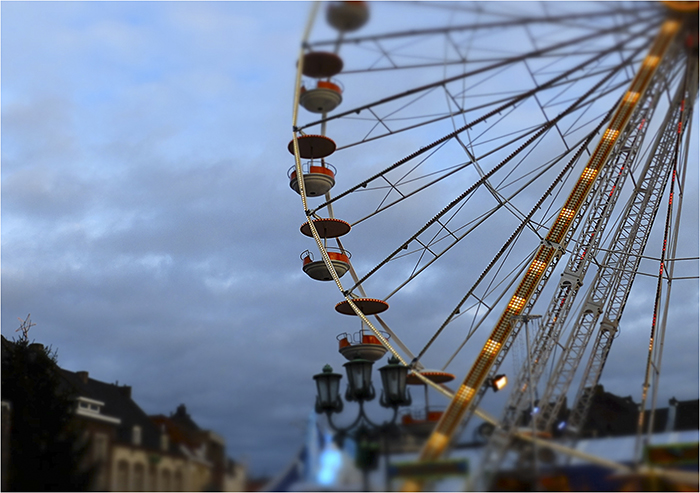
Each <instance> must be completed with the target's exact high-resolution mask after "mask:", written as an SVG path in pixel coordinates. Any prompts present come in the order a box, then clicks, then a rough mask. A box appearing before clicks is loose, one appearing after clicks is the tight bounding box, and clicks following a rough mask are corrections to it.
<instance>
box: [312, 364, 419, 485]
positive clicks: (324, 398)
mask: <svg viewBox="0 0 700 493" xmlns="http://www.w3.org/2000/svg"><path fill="white" fill-rule="evenodd" d="M373 364H374V362H373V361H370V360H367V359H363V358H360V357H356V358H354V359H353V360H351V361H348V362H347V363H345V364H344V365H343V366H344V367H345V371H346V373H347V376H348V387H347V390H346V391H345V400H346V401H349V402H357V403H358V405H359V407H360V412H359V414H358V415H357V417H356V418H355V420H354V421H353V422H352V424H350V425H349V426H345V427H339V426H337V425H336V424H335V423H334V422H333V414H337V413H340V412H342V410H343V401H342V400H341V398H340V379H341V378H342V375H340V374H338V373H333V369H332V368H331V367H330V365H326V366H324V367H323V372H322V373H319V374H317V375H314V380H315V381H316V389H317V395H316V412H317V413H318V414H321V413H325V415H326V416H327V418H328V424H329V425H330V427H331V428H332V429H333V430H334V431H335V432H336V436H337V438H339V439H340V440H341V441H342V439H343V437H345V436H346V435H347V436H350V437H352V438H353V439H354V440H355V442H356V443H357V453H356V456H355V464H356V465H357V467H358V468H360V469H361V470H362V482H363V487H364V490H365V491H368V490H369V481H368V475H369V471H370V469H374V468H376V458H377V449H378V448H379V444H378V441H377V437H378V436H380V435H384V434H386V433H387V432H388V431H390V430H391V429H392V428H394V427H395V424H396V417H397V416H398V409H399V407H402V406H409V405H411V396H410V394H409V393H408V391H407V389H406V376H407V374H408V371H409V368H408V367H407V366H406V365H403V364H401V363H400V362H399V360H398V359H397V358H396V357H394V356H392V357H391V358H390V359H389V361H388V364H387V365H386V366H383V367H382V368H380V369H379V372H380V374H381V377H382V395H381V398H380V399H379V404H380V405H381V406H382V407H386V408H389V409H392V410H393V411H394V412H393V415H392V417H391V419H390V420H389V421H384V422H383V423H382V424H377V423H374V422H373V421H371V420H370V419H369V417H368V416H367V414H366V413H365V407H364V404H365V402H369V401H371V400H373V399H374V398H375V396H376V394H375V391H374V386H373V384H372V365H373Z"/></svg>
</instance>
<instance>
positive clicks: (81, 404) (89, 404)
mask: <svg viewBox="0 0 700 493" xmlns="http://www.w3.org/2000/svg"><path fill="white" fill-rule="evenodd" d="M102 406H104V402H102V401H98V400H95V399H89V398H87V397H78V408H79V409H82V410H83V411H85V412H88V413H95V414H99V413H100V411H101V410H102Z"/></svg>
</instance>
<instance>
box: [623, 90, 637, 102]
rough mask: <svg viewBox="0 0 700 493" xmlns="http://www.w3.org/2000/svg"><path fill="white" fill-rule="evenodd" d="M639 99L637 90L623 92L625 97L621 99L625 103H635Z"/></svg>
mask: <svg viewBox="0 0 700 493" xmlns="http://www.w3.org/2000/svg"><path fill="white" fill-rule="evenodd" d="M637 100H639V93H638V92H637V91H629V92H627V94H625V99H623V101H624V102H625V103H627V104H637Z"/></svg>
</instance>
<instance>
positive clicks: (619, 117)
mask: <svg viewBox="0 0 700 493" xmlns="http://www.w3.org/2000/svg"><path fill="white" fill-rule="evenodd" d="M680 27H681V22H680V21H679V20H677V19H668V20H666V21H665V22H664V23H663V24H662V26H661V29H660V32H659V34H658V36H657V37H656V39H655V40H654V42H653V44H652V46H651V48H650V50H649V54H648V55H647V56H646V57H645V59H644V61H643V62H642V65H641V67H640V68H639V71H638V72H637V74H636V75H635V77H634V80H633V81H632V83H631V85H630V88H629V89H628V91H627V92H626V93H625V95H624V96H623V99H622V101H621V103H620V104H619V106H618V107H617V109H616V111H615V114H614V115H613V117H612V120H611V123H610V125H609V126H608V129H607V130H606V131H605V133H604V134H603V137H602V138H601V140H600V142H599V144H598V145H597V146H596V149H595V150H594V152H593V154H592V156H591V158H590V160H589V161H588V164H587V166H586V168H585V169H584V172H583V173H582V174H581V176H580V177H579V179H578V181H577V182H576V185H575V186H574V188H573V190H572V191H571V193H570V195H569V197H568V198H567V200H566V202H565V204H564V206H563V207H562V209H561V211H560V213H559V215H558V216H557V218H556V219H555V221H554V224H553V225H552V227H551V229H550V230H549V233H548V234H547V236H546V238H545V241H544V242H543V244H542V245H541V246H540V247H539V248H538V250H537V252H536V253H535V257H534V259H533V260H532V262H531V263H530V266H529V268H528V269H527V271H526V273H525V275H524V276H523V278H522V279H521V281H520V283H519V284H518V286H517V288H516V290H515V294H514V295H513V296H512V298H511V299H510V301H509V303H508V305H507V306H506V309H505V310H504V312H503V313H502V315H501V317H500V318H499V320H498V322H497V324H496V326H495V327H494V330H493V331H492V333H491V335H490V337H489V339H488V340H487V342H486V344H485V346H484V347H483V349H482V351H481V352H480V354H479V356H478V357H477V359H476V361H475V362H474V364H473V365H472V368H471V369H470V371H469V373H467V376H466V377H465V378H464V380H463V382H462V384H461V386H460V387H459V389H458V390H457V392H455V395H454V397H453V399H452V401H451V402H450V404H449V406H448V407H447V410H446V411H445V413H444V414H443V415H442V418H441V419H440V421H439V422H438V424H437V425H436V427H435V429H434V431H433V432H432V434H431V435H430V437H429V438H428V441H427V442H426V444H425V446H424V447H423V450H422V451H421V454H420V457H419V460H420V461H429V460H435V459H437V458H438V457H440V456H441V455H442V453H443V452H444V451H445V449H446V448H447V447H448V445H449V442H450V440H451V438H452V437H453V435H454V433H455V431H457V429H458V427H459V424H460V422H461V421H462V419H463V418H464V415H465V414H466V413H467V411H468V410H469V409H470V406H471V405H472V402H473V400H474V397H475V396H476V393H477V391H478V389H479V388H480V387H481V386H482V385H483V384H484V382H485V380H486V377H487V375H488V373H489V371H490V370H491V367H492V365H493V363H494V362H495V360H496V358H497V356H498V354H499V353H500V351H501V349H502V347H503V344H504V342H506V340H507V339H508V337H509V335H510V333H511V331H512V329H513V327H512V325H513V324H512V318H513V316H518V315H521V314H522V313H523V310H524V309H525V307H526V306H527V305H528V303H529V302H530V300H531V298H532V296H533V294H534V293H535V291H536V290H537V289H538V287H539V286H540V283H541V281H542V279H543V276H544V275H545V273H547V272H548V271H550V267H551V265H552V262H553V261H555V258H557V257H558V256H559V252H560V249H561V248H565V247H566V244H565V243H564V242H565V240H566V237H567V233H568V232H569V230H570V228H571V226H572V224H573V222H574V220H575V219H576V217H577V216H578V214H579V211H580V210H581V208H582V206H583V205H584V203H585V202H586V200H587V199H588V198H589V196H590V192H591V189H592V187H593V184H594V182H595V178H596V177H597V175H598V174H599V173H600V170H601V169H602V167H603V165H604V164H605V163H606V162H607V159H608V157H609V156H610V154H611V152H612V150H613V148H614V147H615V144H616V142H617V140H618V137H619V135H620V133H621V132H622V131H623V130H624V128H625V127H626V125H627V123H628V122H629V120H630V118H631V116H632V113H633V112H634V110H635V108H636V107H637V104H638V102H639V99H640V97H641V95H642V94H643V93H644V92H645V91H646V89H647V87H648V86H649V83H650V81H651V79H652V77H653V75H654V73H655V71H656V70H657V68H658V66H659V63H660V61H661V60H662V59H663V58H664V56H665V54H666V51H667V50H668V48H669V46H670V44H671V43H672V41H673V39H674V38H675V37H676V35H677V34H678V32H679V30H680ZM404 489H406V490H411V491H414V490H420V489H421V483H420V481H413V480H409V481H407V482H406V483H405V484H404Z"/></svg>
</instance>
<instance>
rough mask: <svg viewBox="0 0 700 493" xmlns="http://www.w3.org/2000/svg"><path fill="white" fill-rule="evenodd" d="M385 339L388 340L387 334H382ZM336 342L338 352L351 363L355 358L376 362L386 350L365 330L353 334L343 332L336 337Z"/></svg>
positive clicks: (376, 338)
mask: <svg viewBox="0 0 700 493" xmlns="http://www.w3.org/2000/svg"><path fill="white" fill-rule="evenodd" d="M382 336H384V338H385V339H389V337H390V336H389V334H387V333H384V332H382ZM336 339H337V340H338V351H339V352H340V354H342V355H343V356H344V357H345V359H347V360H348V361H352V360H354V359H355V358H362V359H366V360H369V361H378V360H379V359H381V357H382V356H384V355H385V354H386V351H387V349H386V348H385V347H384V346H383V345H382V343H381V342H380V341H379V338H378V337H377V336H376V335H374V334H372V333H370V332H367V331H366V330H360V331H359V332H356V333H354V334H348V333H347V332H343V333H342V334H338V336H337V337H336Z"/></svg>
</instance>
